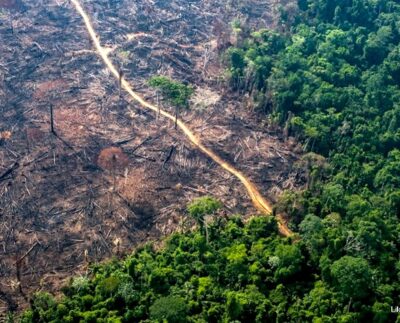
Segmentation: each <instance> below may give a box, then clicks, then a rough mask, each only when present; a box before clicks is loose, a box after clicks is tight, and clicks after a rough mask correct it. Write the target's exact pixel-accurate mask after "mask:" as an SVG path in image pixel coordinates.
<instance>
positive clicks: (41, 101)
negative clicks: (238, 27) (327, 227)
mask: <svg viewBox="0 0 400 323" xmlns="http://www.w3.org/2000/svg"><path fill="white" fill-rule="evenodd" d="M83 4H84V5H85V8H86V9H87V11H88V12H89V14H90V15H91V16H92V17H93V21H94V25H95V28H96V29H97V31H98V33H99V34H100V37H101V40H102V43H103V44H104V45H107V47H108V48H109V50H110V55H111V56H112V57H113V60H114V61H115V62H118V64H119V66H120V68H121V69H122V70H123V72H124V75H125V77H126V78H127V79H128V80H129V81H130V82H131V83H132V84H133V85H134V88H135V90H136V91H138V92H140V93H141V94H142V95H143V96H145V97H146V98H148V99H149V100H150V101H153V102H157V101H158V100H157V97H156V95H155V93H154V92H153V91H151V90H150V89H149V88H148V87H147V85H146V80H147V79H148V78H149V77H151V76H152V75H156V74H165V75H168V76H171V77H173V78H176V79H178V80H181V81H184V82H187V83H190V84H192V85H193V86H195V88H196V96H195V101H196V102H193V104H192V108H191V109H190V110H189V111H186V112H184V113H183V114H182V116H181V117H182V118H183V119H184V120H185V122H187V123H188V124H189V125H190V127H191V128H192V129H193V130H194V131H195V132H196V133H197V134H198V135H199V136H200V137H201V138H202V140H203V142H204V143H206V144H207V145H208V146H209V147H212V149H213V150H214V151H216V152H218V154H220V155H221V156H222V157H223V158H225V159H226V160H227V161H229V162H230V163H232V164H234V165H235V167H237V168H238V169H239V170H241V171H243V173H245V174H246V175H247V176H249V177H250V178H251V179H252V180H253V181H254V182H255V183H256V184H257V186H258V187H259V188H260V190H261V191H262V192H263V193H264V194H265V196H266V197H268V198H269V199H270V200H272V201H275V200H276V199H277V197H278V196H279V195H280V194H281V193H282V191H283V190H286V189H299V188H301V186H302V184H303V183H302V181H301V179H300V176H299V175H298V174H297V172H296V171H294V170H293V169H292V166H293V164H294V163H295V161H296V160H297V159H298V153H299V152H300V151H301V149H300V148H299V147H298V145H297V143H296V142H295V141H294V140H293V139H291V138H289V140H284V139H283V136H282V135H281V132H280V131H279V130H276V129H271V127H268V126H265V125H264V126H263V125H262V124H263V123H262V120H261V119H260V117H259V116H258V115H257V113H256V112H254V111H253V110H252V109H251V102H250V101H249V100H248V99H247V98H246V97H243V96H241V95H239V94H234V93H231V92H229V91H228V90H227V87H226V85H225V83H224V81H223V80H222V79H221V77H220V76H221V75H222V74H223V65H222V63H221V50H223V49H224V48H226V46H228V45H229V44H230V43H234V42H235V41H236V39H235V37H233V36H232V35H231V33H230V32H229V22H230V21H232V20H233V19H235V18H236V17H239V18H240V19H241V20H243V21H245V22H246V24H247V25H248V26H250V27H251V28H253V29H255V28H260V27H266V26H272V25H274V24H275V21H274V15H273V13H274V12H275V11H276V8H275V7H274V6H272V5H270V7H269V8H268V4H267V3H266V2H265V1H256V0H249V1H247V2H243V1H240V2H237V1H225V0H224V1H222V0H221V1H215V0H214V1H200V0H198V1H194V0H193V1H188V0H171V1H170V0H168V1H167V0H162V1H161V0H159V1H150V0H138V1H128V0H126V1H123V0H121V1H106V0H96V1H94V2H87V1H85V2H84V3H83ZM266 7H267V8H266ZM0 9H1V10H0V16H1V18H2V19H0V35H1V42H2V43H1V46H0V116H1V118H0V133H7V134H11V135H10V136H8V135H7V136H4V138H3V137H1V136H0V313H5V312H6V311H7V310H17V308H18V309H21V308H24V306H26V304H27V300H28V298H29V295H31V293H32V292H35V291H39V290H42V291H50V292H55V291H56V290H57V289H59V287H60V286H61V285H62V284H63V283H65V279H66V277H68V276H70V275H71V274H77V273H85V272H86V270H87V268H88V265H89V263H94V262H98V261H101V260H104V259H107V258H110V257H113V256H122V255H123V254H126V253H129V252H131V251H132V249H133V248H134V247H135V246H138V245H140V244H143V243H144V242H147V241H159V240H160V239H162V237H164V236H166V235H168V234H170V233H172V232H174V231H176V230H187V229H189V228H191V227H192V226H193V223H192V221H190V219H188V218H187V216H186V215H185V214H186V213H185V208H186V205H187V203H189V202H190V201H191V200H192V199H193V198H195V197H199V196H203V195H213V196H215V197H217V198H219V199H220V200H221V201H223V202H224V204H225V206H226V207H225V209H224V210H223V212H222V213H221V216H223V215H224V214H225V215H229V214H237V213H239V214H243V216H249V215H252V214H253V213H255V212H256V211H255V209H254V208H253V206H252V205H251V201H250V199H249V198H248V196H247V194H246V191H245V189H244V188H243V187H242V186H241V184H240V183H239V182H238V181H237V180H236V179H235V178H234V177H232V176H231V175H230V174H228V173H226V172H225V171H224V170H223V169H221V168H220V167H218V166H217V165H215V164H214V163H213V162H212V161H210V160H209V159H208V158H206V157H205V156H204V155H203V154H201V153H200V152H198V151H197V150H195V149H194V148H193V146H192V145H191V144H190V143H189V142H188V141H187V140H186V138H185V137H184V135H182V134H181V133H180V132H179V131H175V130H174V128H173V124H171V123H170V122H167V121H166V120H164V119H162V118H157V116H156V115H154V114H153V113H150V112H148V111H146V110H143V109H142V108H141V107H139V106H137V105H136V104H134V103H131V102H130V100H129V98H128V97H127V96H125V94H124V93H121V96H120V95H119V88H118V84H117V82H115V80H114V78H112V77H111V76H110V75H109V72H108V71H107V70H106V69H105V67H104V66H103V65H102V62H101V61H100V59H99V58H98V56H97V55H96V53H95V52H94V51H93V50H92V47H91V43H90V41H89V38H88V35H87V34H86V29H85V28H84V26H83V23H82V21H81V19H80V17H79V15H78V14H77V13H76V12H75V11H74V8H73V7H72V5H71V4H69V2H68V1H56V0H46V1H44V0H43V1H24V2H23V1H17V0H0ZM260 13H262V14H260ZM160 104H162V103H161V102H160ZM50 106H52V107H53V110H54V122H55V132H56V134H53V133H51V132H50ZM165 108H166V109H168V107H165ZM110 147H116V148H119V150H118V151H120V150H121V151H122V152H123V154H124V156H127V164H126V167H125V166H124V168H123V169H120V168H118V169H117V170H115V169H104V168H102V167H101V165H99V163H98V158H99V154H100V153H101V151H104V149H108V148H110ZM295 152H296V153H295ZM124 165H125V164H124Z"/></svg>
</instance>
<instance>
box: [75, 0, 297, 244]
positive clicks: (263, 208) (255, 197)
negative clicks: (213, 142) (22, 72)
mask: <svg viewBox="0 0 400 323" xmlns="http://www.w3.org/2000/svg"><path fill="white" fill-rule="evenodd" d="M71 2H72V3H73V4H74V6H75V8H76V10H77V11H78V13H79V14H80V15H81V17H82V19H83V21H84V23H85V25H86V29H87V31H88V33H89V36H90V38H91V40H92V42H93V44H94V46H95V48H96V50H97V52H98V54H99V55H100V57H101V58H102V60H103V62H104V64H105V65H106V66H107V68H108V69H109V70H110V72H111V73H112V74H113V75H114V76H115V78H116V79H118V80H119V78H120V75H119V72H118V70H117V69H116V67H115V66H114V65H113V63H112V61H111V60H110V58H109V57H108V53H107V51H106V50H105V49H104V48H103V47H102V46H101V43H100V39H99V36H98V35H97V34H96V31H95V30H94V28H93V25H92V23H91V21H90V18H89V16H88V15H87V14H86V12H85V10H84V9H83V7H82V6H81V4H80V3H79V1H78V0H71ZM121 86H122V87H123V88H124V89H125V90H126V91H127V92H128V93H129V95H130V96H131V97H132V98H133V99H134V100H135V101H137V102H138V103H140V104H141V105H142V106H143V107H145V108H148V109H150V110H153V111H154V112H156V113H157V112H158V111H160V113H161V115H163V116H164V117H166V118H167V119H170V120H171V121H173V122H174V121H175V117H174V116H173V115H171V114H170V113H168V112H166V111H164V110H162V109H160V110H159V108H158V107H157V106H155V105H153V104H151V103H149V102H147V101H145V100H144V99H143V98H142V97H141V96H139V95H138V94H137V93H135V92H134V91H133V89H132V87H131V86H130V84H129V83H128V82H127V81H126V80H125V79H124V78H122V80H121ZM177 125H178V127H179V128H180V129H181V130H182V132H183V133H184V134H185V135H186V136H187V137H188V138H189V140H190V141H191V142H192V143H193V144H194V145H195V146H196V147H197V148H198V149H199V150H201V151H202V152H203V153H205V154H206V155H207V156H208V157H210V158H211V159H212V160H213V161H214V162H216V163H217V164H218V165H220V166H221V167H222V168H224V169H225V170H227V171H228V172H229V173H231V174H232V175H234V176H236V177H237V178H238V179H239V180H240V181H241V182H242V184H243V185H244V187H245V188H246V190H247V192H248V194H249V196H250V198H251V200H252V202H253V204H254V206H255V208H256V209H257V210H258V211H260V212H261V213H264V214H269V213H272V206H271V204H270V203H269V202H267V201H266V200H265V199H264V197H263V196H262V195H261V194H260V192H259V191H258V189H257V187H256V186H255V185H254V184H253V183H252V182H251V181H250V180H249V179H248V178H246V176H245V175H244V174H243V173H242V172H240V171H238V170H237V169H235V167H233V166H232V165H231V164H229V163H228V162H226V161H224V160H223V159H222V158H221V157H219V156H218V155H217V154H216V153H214V152H213V151H212V150H211V149H209V148H207V147H206V146H204V145H203V144H202V143H201V141H200V139H199V138H198V137H197V136H196V135H195V134H194V133H193V132H192V131H191V130H190V129H189V128H188V127H187V126H186V124H185V123H184V122H182V121H181V120H178V122H177ZM277 221H278V227H279V232H280V233H281V234H282V235H283V236H285V237H288V236H291V235H292V234H293V233H292V231H291V230H290V229H289V228H288V227H287V225H286V223H285V221H284V220H283V218H282V217H281V216H279V215H278V216H277Z"/></svg>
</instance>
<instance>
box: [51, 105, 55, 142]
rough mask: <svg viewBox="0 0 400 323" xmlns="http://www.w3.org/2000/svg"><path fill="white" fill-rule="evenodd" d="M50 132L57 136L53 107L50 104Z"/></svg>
mask: <svg viewBox="0 0 400 323" xmlns="http://www.w3.org/2000/svg"><path fill="white" fill-rule="evenodd" d="M50 131H51V133H52V134H54V135H55V134H56V132H55V131H54V116H53V105H52V104H50Z"/></svg>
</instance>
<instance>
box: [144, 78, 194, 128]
mask: <svg viewBox="0 0 400 323" xmlns="http://www.w3.org/2000/svg"><path fill="white" fill-rule="evenodd" d="M148 83H149V85H150V86H151V87H153V88H156V89H158V90H159V91H160V92H161V95H162V96H163V98H164V100H165V101H167V102H168V104H170V105H172V106H174V107H175V129H176V128H177V123H178V116H179V111H180V109H181V108H188V107H189V99H190V97H191V96H192V94H193V88H192V87H191V86H188V85H185V84H183V83H181V82H177V81H174V80H171V79H170V78H168V77H166V76H153V77H152V78H150V80H149V82H148Z"/></svg>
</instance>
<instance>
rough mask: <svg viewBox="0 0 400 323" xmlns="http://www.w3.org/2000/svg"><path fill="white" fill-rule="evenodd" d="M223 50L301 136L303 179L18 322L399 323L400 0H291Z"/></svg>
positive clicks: (270, 113)
mask: <svg viewBox="0 0 400 323" xmlns="http://www.w3.org/2000/svg"><path fill="white" fill-rule="evenodd" d="M298 5H299V8H298V12H297V13H296V14H294V15H293V13H288V12H284V11H282V25H281V30H280V31H279V32H278V31H270V30H260V31H257V32H253V33H249V32H247V31H246V26H242V27H241V28H242V30H241V39H240V41H239V42H238V45H237V47H234V48H230V49H229V50H228V52H227V53H226V57H227V60H228V64H229V67H228V74H229V75H228V77H229V81H230V85H231V87H232V90H233V91H240V92H242V93H244V92H248V93H249V94H250V95H251V97H252V98H253V100H254V102H255V106H256V108H257V109H259V111H260V114H266V117H267V118H268V119H269V120H270V124H276V125H280V126H281V127H282V128H283V129H284V132H285V133H286V135H290V136H295V137H296V138H297V139H298V140H299V141H301V142H302V143H303V145H304V149H305V150H306V152H307V153H306V154H305V156H304V157H303V160H302V163H300V164H301V165H300V164H299V165H297V167H303V168H305V169H306V171H307V174H308V175H307V176H308V178H307V187H306V189H305V190H304V191H301V192H286V193H285V194H284V196H283V197H282V199H281V201H280V202H279V203H278V205H277V210H278V211H284V212H286V213H287V214H288V215H289V218H290V219H291V220H292V223H291V226H292V228H293V230H294V231H297V232H299V234H300V236H301V239H300V240H296V241H292V240H291V239H290V238H286V239H283V238H281V237H279V236H278V234H277V228H276V223H275V221H274V220H273V219H272V218H266V217H258V218H254V219H252V220H251V221H249V222H248V223H246V224H243V223H242V221H241V220H240V218H239V217H234V218H232V219H221V218H215V219H214V220H213V221H210V220H207V221H206V220H205V219H206V218H205V216H206V215H207V214H212V212H213V210H214V209H216V208H218V207H219V206H220V205H219V203H217V202H216V201H213V200H212V199H210V198H207V199H203V200H201V201H197V202H195V203H197V204H194V205H191V206H190V207H189V208H188V213H189V214H191V215H192V216H193V217H194V218H196V220H197V221H198V223H199V229H198V230H197V231H195V232H192V233H187V234H176V235H174V236H172V237H170V238H169V239H168V241H167V242H166V243H165V246H164V247H163V248H161V249H158V250H155V249H154V248H153V247H152V246H146V247H143V248H141V249H140V250H137V251H135V253H134V254H133V255H132V256H130V257H128V258H127V259H126V260H124V261H114V262H111V263H109V264H105V265H98V266H95V267H93V268H92V270H91V274H90V275H89V276H88V277H86V276H85V277H76V278H73V279H72V280H71V282H70V284H69V285H68V286H67V287H65V288H64V290H63V292H64V294H65V296H64V297H63V298H62V299H61V300H58V301H55V300H54V299H53V298H52V297H51V296H49V295H47V294H38V295H37V296H36V297H35V298H33V300H32V304H31V309H30V310H29V311H27V312H26V313H25V314H24V317H23V319H22V320H23V322H79V321H82V322H137V321H141V320H142V321H146V320H147V321H148V322H150V321H153V322H156V321H160V322H161V321H163V320H166V321H167V322H235V321H240V322H245V321H248V322H324V323H325V322H362V321H365V322H391V321H393V322H396V320H397V322H400V316H398V315H397V314H392V313H391V306H393V307H396V306H400V303H399V302H400V297H399V296H400V283H399V279H400V260H399V250H400V249H399V247H400V246H399V244H400V239H399V238H400V237H399V233H400V230H399V229H400V225H399V216H400V1H397V0H396V1H388V0H308V1H307V0H299V2H298Z"/></svg>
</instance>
